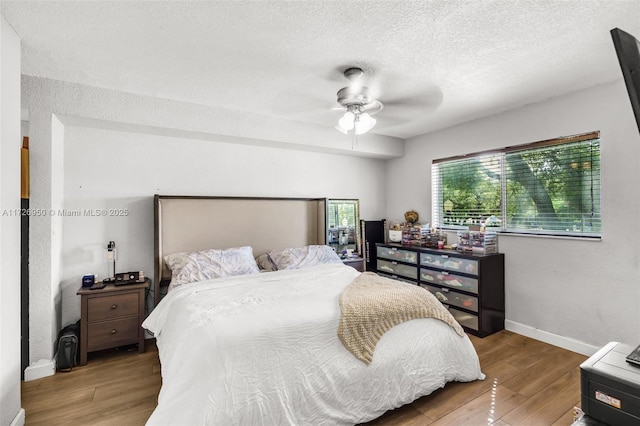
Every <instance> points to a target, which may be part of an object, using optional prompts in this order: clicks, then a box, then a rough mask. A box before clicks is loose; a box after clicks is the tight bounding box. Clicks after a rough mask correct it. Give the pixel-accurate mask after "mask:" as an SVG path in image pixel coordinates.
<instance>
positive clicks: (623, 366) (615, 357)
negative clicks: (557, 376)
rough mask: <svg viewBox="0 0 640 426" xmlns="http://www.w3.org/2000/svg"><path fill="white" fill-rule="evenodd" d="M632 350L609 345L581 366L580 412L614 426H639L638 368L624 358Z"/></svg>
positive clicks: (639, 378) (639, 381) (625, 346)
mask: <svg viewBox="0 0 640 426" xmlns="http://www.w3.org/2000/svg"><path fill="white" fill-rule="evenodd" d="M634 348H635V346H631V345H626V344H624V343H619V342H610V343H608V344H607V345H606V346H604V347H603V348H602V349H600V350H599V351H598V352H596V353H595V354H594V355H593V356H591V357H590V358H589V359H588V360H586V361H585V362H583V363H582V364H581V365H580V388H581V400H580V402H581V405H582V410H583V411H584V412H585V413H586V414H587V415H588V416H589V417H593V418H594V419H597V420H600V421H602V422H604V423H607V424H610V425H614V426H626V425H630V426H631V425H636V426H637V425H640V368H639V367H636V366H633V365H630V364H629V363H628V362H626V360H625V358H626V357H627V355H629V354H630V353H631V351H633V349H634Z"/></svg>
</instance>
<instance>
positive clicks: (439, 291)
mask: <svg viewBox="0 0 640 426" xmlns="http://www.w3.org/2000/svg"><path fill="white" fill-rule="evenodd" d="M420 286H421V287H424V288H426V289H427V290H429V291H430V292H431V294H433V295H434V296H436V298H437V299H438V300H439V301H440V302H441V303H443V304H446V305H452V306H458V307H460V308H465V309H468V310H470V311H473V312H478V298H477V297H475V296H469V295H467V294H462V293H458V292H457V291H453V290H450V289H448V288H447V287H434V286H431V285H427V284H420Z"/></svg>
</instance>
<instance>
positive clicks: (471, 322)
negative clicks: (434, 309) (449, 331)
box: [449, 308, 478, 330]
mask: <svg viewBox="0 0 640 426" xmlns="http://www.w3.org/2000/svg"><path fill="white" fill-rule="evenodd" d="M449 312H451V315H453V318H455V320H456V321H458V323H459V324H460V325H461V326H463V327H467V328H470V329H472V330H478V316H477V315H473V314H470V313H468V312H462V311H459V310H457V309H454V308H449Z"/></svg>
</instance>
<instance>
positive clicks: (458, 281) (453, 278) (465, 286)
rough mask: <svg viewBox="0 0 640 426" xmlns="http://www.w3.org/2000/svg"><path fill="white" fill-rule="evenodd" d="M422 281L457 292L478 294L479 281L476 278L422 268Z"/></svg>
mask: <svg viewBox="0 0 640 426" xmlns="http://www.w3.org/2000/svg"><path fill="white" fill-rule="evenodd" d="M420 281H423V282H428V283H429V284H435V285H438V284H441V285H445V286H447V287H450V288H455V289H457V290H463V291H468V292H470V293H475V294H478V280H477V279H475V278H468V277H463V276H461V275H456V274H450V273H448V272H443V271H433V270H431V269H422V268H420Z"/></svg>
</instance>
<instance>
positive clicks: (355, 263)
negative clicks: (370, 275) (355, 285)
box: [342, 257, 364, 272]
mask: <svg viewBox="0 0 640 426" xmlns="http://www.w3.org/2000/svg"><path fill="white" fill-rule="evenodd" d="M342 262H343V263H344V264H345V265H347V266H351V267H352V268H355V269H356V270H358V271H360V272H364V259H363V258H362V257H350V258H347V259H342Z"/></svg>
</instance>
